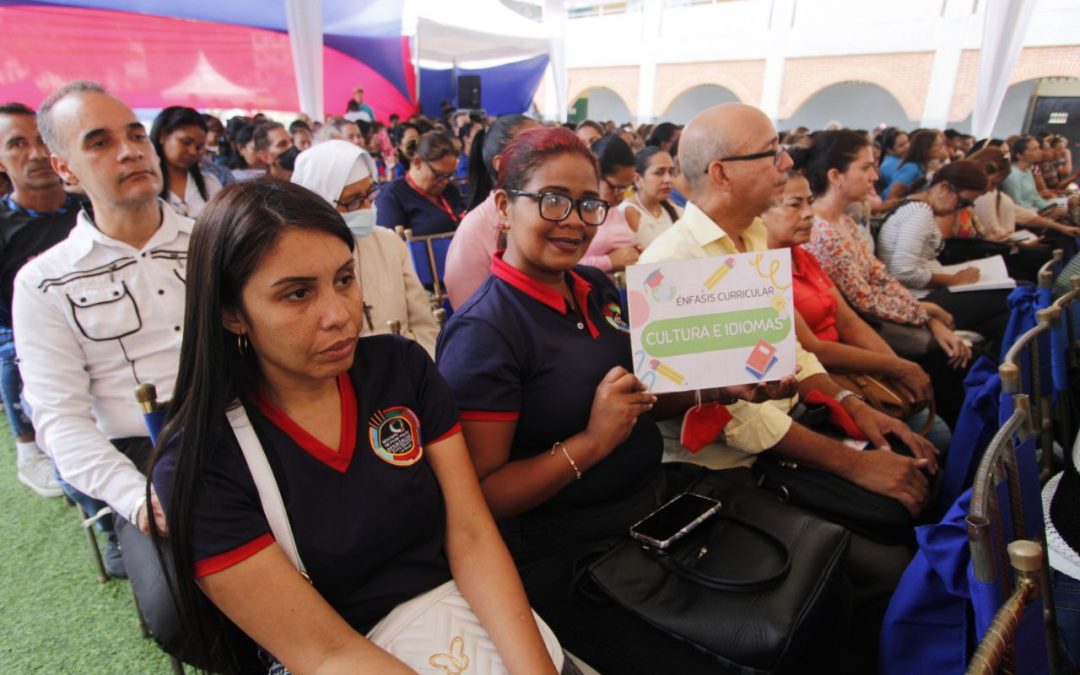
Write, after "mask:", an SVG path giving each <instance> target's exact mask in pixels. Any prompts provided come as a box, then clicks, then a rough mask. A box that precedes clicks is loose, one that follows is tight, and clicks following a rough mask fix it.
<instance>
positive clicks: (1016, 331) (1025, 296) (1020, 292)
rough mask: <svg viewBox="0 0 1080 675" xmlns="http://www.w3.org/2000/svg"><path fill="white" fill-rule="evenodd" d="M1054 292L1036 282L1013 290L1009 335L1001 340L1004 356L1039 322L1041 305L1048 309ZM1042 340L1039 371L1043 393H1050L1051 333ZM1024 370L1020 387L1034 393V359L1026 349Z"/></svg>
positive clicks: (1040, 341) (1002, 358)
mask: <svg viewBox="0 0 1080 675" xmlns="http://www.w3.org/2000/svg"><path fill="white" fill-rule="evenodd" d="M1053 299H1054V298H1053V294H1052V293H1051V291H1050V289H1049V288H1037V287H1035V286H1026V285H1025V286H1018V287H1017V288H1016V289H1015V290H1013V292H1012V293H1009V298H1008V305H1009V309H1010V310H1011V313H1010V314H1009V325H1008V327H1007V328H1006V329H1005V336H1004V337H1003V338H1002V340H1001V356H1000V360H1001V361H1004V360H1005V354H1006V352H1008V351H1009V348H1010V347H1012V346H1013V343H1015V342H1016V340H1017V338H1019V337H1020V336H1021V335H1023V334H1024V333H1026V332H1027V331H1029V330H1031V329H1032V328H1034V327H1035V326H1036V325H1037V324H1038V317H1036V315H1035V313H1036V312H1038V311H1039V310H1040V309H1046V308H1047V307H1049V306H1050V304H1051V303H1052V302H1053ZM1038 344H1039V365H1040V367H1039V371H1040V372H1039V375H1040V379H1041V382H1043V383H1044V384H1043V387H1042V389H1043V391H1042V393H1043V394H1048V393H1050V386H1051V385H1050V377H1051V375H1050V340H1049V338H1048V337H1045V338H1044V337H1040V338H1039V340H1038ZM1018 365H1019V366H1020V371H1021V372H1022V373H1023V377H1022V378H1021V382H1020V387H1021V389H1022V391H1024V393H1027V394H1031V393H1033V392H1032V388H1033V387H1032V379H1031V359H1030V358H1029V357H1028V355H1027V354H1026V353H1023V354H1021V355H1020V359H1019V364H1018Z"/></svg>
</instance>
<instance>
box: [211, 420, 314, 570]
mask: <svg viewBox="0 0 1080 675" xmlns="http://www.w3.org/2000/svg"><path fill="white" fill-rule="evenodd" d="M225 415H226V416H227V417H228V418H229V424H230V425H232V430H233V434H235V435H236V440H237V442H239V443H240V450H242V451H243V453H244V459H245V460H246V461H247V465H248V469H249V470H250V471H251V477H252V478H253V479H255V487H256V489H258V491H259V501H260V502H262V508H263V514H265V515H266V520H267V522H269V523H270V531H271V532H273V534H274V539H276V540H277V543H278V546H280V547H281V548H282V550H284V551H285V555H287V556H289V560H292V563H293V565H296V569H298V570H300V573H301V574H303V575H304V576H305V577H306V576H307V570H305V569H304V562H303V561H302V560H300V552H299V551H297V550H296V540H294V539H293V533H292V527H290V526H289V516H288V514H286V513H285V503H284V502H282V501H281V490H280V489H279V488H278V484H277V480H275V479H274V472H273V470H272V469H271V468H270V462H268V461H267V459H266V453H265V452H264V451H263V447H262V443H260V442H259V437H258V436H256V435H255V427H253V426H251V420H249V419H248V416H247V412H246V411H245V410H244V406H243V405H242V404H240V403H236V404H235V405H234V406H233V407H232V408H230V409H229V410H227V411H226V412H225Z"/></svg>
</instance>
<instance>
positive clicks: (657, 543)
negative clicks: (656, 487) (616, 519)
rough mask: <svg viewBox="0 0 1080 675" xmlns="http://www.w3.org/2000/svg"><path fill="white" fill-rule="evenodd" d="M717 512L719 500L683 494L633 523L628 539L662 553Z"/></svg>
mask: <svg viewBox="0 0 1080 675" xmlns="http://www.w3.org/2000/svg"><path fill="white" fill-rule="evenodd" d="M719 510H720V501H719V500H717V499H713V498H712V497H705V496H703V495H699V494H694V493H692V492H686V493H684V494H681V495H679V496H678V497H675V498H674V499H672V500H671V501H669V502H668V503H667V504H664V505H663V506H661V507H660V508H658V509H657V510H655V511H653V512H652V513H650V514H649V515H647V516H645V517H644V518H642V519H641V520H640V521H638V522H637V523H635V524H634V525H633V526H632V527H631V528H630V536H631V537H633V538H634V539H637V540H638V541H640V542H643V543H645V544H648V545H649V546H651V547H653V548H655V549H659V550H661V551H664V550H667V549H668V548H670V547H671V545H672V544H674V543H675V542H676V541H678V540H679V539H681V538H682V537H684V536H686V534H688V533H689V532H690V531H691V530H693V529H694V528H695V527H697V526H698V525H700V524H702V523H703V522H705V521H706V520H708V519H709V517H710V516H712V515H713V514H715V513H716V512H717V511H719Z"/></svg>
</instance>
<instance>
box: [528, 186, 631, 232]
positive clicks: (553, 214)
mask: <svg viewBox="0 0 1080 675" xmlns="http://www.w3.org/2000/svg"><path fill="white" fill-rule="evenodd" d="M506 194H508V195H510V196H511V197H529V198H531V199H535V200H536V205H537V207H538V208H539V210H540V217H541V218H543V219H544V220H550V221H551V222H553V223H558V222H562V221H564V220H566V217H567V216H569V215H570V211H571V210H572V209H573V208H574V207H575V206H577V212H578V215H579V216H581V221H582V222H583V223H585V224H586V225H590V226H592V227H597V226H599V225H603V224H604V220H605V219H606V218H607V214H608V209H609V208H611V204H610V203H609V202H607V201H605V200H603V199H598V198H596V197H586V198H584V199H571V198H570V197H567V196H566V195H561V194H559V193H558V192H525V191H524V190H507V191H506Z"/></svg>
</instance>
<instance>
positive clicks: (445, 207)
mask: <svg viewBox="0 0 1080 675" xmlns="http://www.w3.org/2000/svg"><path fill="white" fill-rule="evenodd" d="M405 182H406V183H408V184H409V187H411V188H412V189H413V190H415V191H416V193H417V194H418V195H420V196H421V197H423V198H424V199H426V200H428V201H429V202H431V203H432V204H434V205H435V207H436V208H437V209H439V210H440V211H443V212H445V213H446V215H448V216H450V222H452V223H454V224H455V225H456V224H457V222H458V221H459V220H461V216H459V215H457V214H456V213H454V209H452V208H451V207H450V202H449V200H447V199H446V195H439V201H435V199H434V198H433V197H432V196H431V195H429V194H428V193H426V192H424V191H423V190H421V189H420V186H419V185H417V184H416V181H414V180H413V178H412V176H410V175H409V174H408V172H406V173H405Z"/></svg>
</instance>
